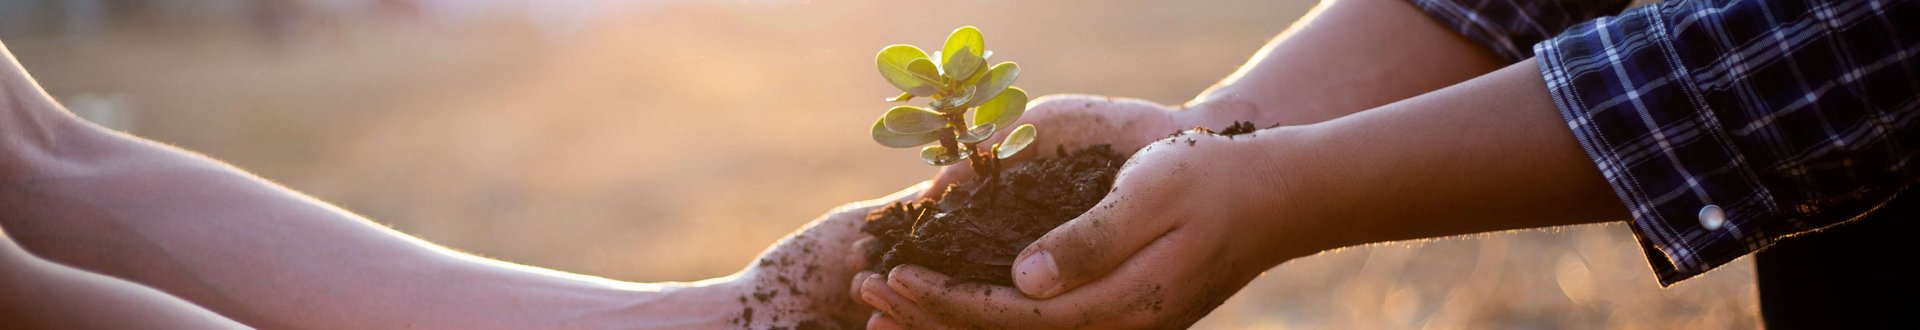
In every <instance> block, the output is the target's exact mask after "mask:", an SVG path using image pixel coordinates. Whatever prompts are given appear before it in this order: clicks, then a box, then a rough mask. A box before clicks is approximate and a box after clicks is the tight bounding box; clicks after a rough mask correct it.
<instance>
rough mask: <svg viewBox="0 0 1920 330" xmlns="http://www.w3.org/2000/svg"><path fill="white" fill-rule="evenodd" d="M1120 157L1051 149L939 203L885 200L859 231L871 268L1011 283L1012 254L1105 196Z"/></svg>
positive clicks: (1237, 130)
mask: <svg viewBox="0 0 1920 330" xmlns="http://www.w3.org/2000/svg"><path fill="white" fill-rule="evenodd" d="M1254 130H1256V128H1255V127H1254V126H1253V123H1250V122H1245V121H1240V122H1234V123H1233V124H1232V125H1228V126H1227V129H1225V130H1222V131H1220V132H1218V133H1215V132H1213V131H1212V130H1208V129H1206V128H1204V127H1196V128H1195V131H1198V132H1202V133H1207V134H1218V135H1225V136H1229V137H1231V136H1235V135H1242V134H1248V133H1252V132H1253V131H1254ZM1176 136H1177V134H1176ZM1189 141H1190V142H1189V144H1191V143H1192V142H1191V140H1189ZM1126 161H1127V155H1123V154H1120V153H1118V152H1115V151H1113V148H1112V147H1111V146H1109V145H1104V144H1103V145H1097V146H1093V147H1089V148H1084V149H1080V150H1074V151H1072V152H1068V151H1067V150H1065V149H1056V150H1055V151H1054V156H1053V157H1042V158H1040V159H1036V160H1033V161H1029V162H1025V163H1022V164H1019V165H1014V166H1012V167H1009V168H1007V169H1005V170H1004V171H1002V172H1001V173H1000V174H999V175H996V176H993V177H982V176H976V177H974V178H973V179H971V180H967V181H966V182H961V183H959V184H955V185H953V186H950V187H948V188H947V192H946V193H945V194H943V196H945V197H944V198H942V199H941V200H939V201H931V200H925V199H922V200H916V201H911V202H894V203H891V204H888V205H887V206H886V207H883V208H881V209H879V210H876V211H874V212H873V213H871V214H868V215H867V224H866V226H865V227H864V228H862V229H861V230H862V231H865V232H866V233H868V234H872V235H873V236H874V237H875V238H876V240H877V241H876V243H878V244H875V245H874V246H875V248H874V249H873V250H870V251H867V261H868V264H871V265H873V266H871V267H872V269H870V270H872V271H874V272H879V273H886V272H887V271H888V270H890V269H893V267H894V266H899V265H902V264H914V265H919V266H922V267H927V268H928V269H931V270H934V271H937V272H940V273H942V274H947V275H948V276H950V277H951V278H952V281H954V282H955V283H959V282H985V283H989V284H995V285H1004V286H1012V285H1013V278H1012V273H1013V270H1012V268H1013V259H1014V257H1016V256H1019V254H1020V251H1021V250H1023V249H1026V247H1027V245H1028V244H1032V243H1033V241H1034V240H1038V239H1040V236H1042V235H1046V233H1047V232H1048V231H1051V230H1053V228H1054V227H1058V226H1060V225H1061V224H1064V223H1066V222H1067V221H1068V220H1073V218H1074V217H1078V216H1080V214H1082V213H1086V212H1087V210H1089V209H1092V208H1093V206H1094V204H1097V203H1099V202H1100V200H1101V199H1102V198H1106V196H1107V193H1108V192H1110V191H1112V188H1113V179H1114V175H1115V174H1119V172H1120V166H1121V165H1122V164H1125V163H1126Z"/></svg>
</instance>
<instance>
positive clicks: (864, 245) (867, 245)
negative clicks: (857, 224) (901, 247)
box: [847, 236, 879, 272]
mask: <svg viewBox="0 0 1920 330" xmlns="http://www.w3.org/2000/svg"><path fill="white" fill-rule="evenodd" d="M874 244H879V243H878V239H875V238H873V237H872V236H867V237H865V238H861V239H860V240H858V241H853V248H852V249H851V251H848V252H847V269H849V270H852V271H856V272H858V271H862V270H866V269H867V266H872V265H873V264H872V263H869V262H867V253H868V252H871V251H873V248H874V246H873V245H874Z"/></svg>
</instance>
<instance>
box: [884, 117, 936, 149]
mask: <svg viewBox="0 0 1920 330" xmlns="http://www.w3.org/2000/svg"><path fill="white" fill-rule="evenodd" d="M880 118H881V119H878V120H874V121H873V141H874V142H880V145H883V146H887V147H893V148H912V147H918V146H920V145H922V144H927V142H933V141H939V140H940V135H939V134H934V133H931V132H929V133H921V134H900V133H894V132H893V131H890V130H887V126H886V124H884V122H885V121H886V117H884V116H882V117H880Z"/></svg>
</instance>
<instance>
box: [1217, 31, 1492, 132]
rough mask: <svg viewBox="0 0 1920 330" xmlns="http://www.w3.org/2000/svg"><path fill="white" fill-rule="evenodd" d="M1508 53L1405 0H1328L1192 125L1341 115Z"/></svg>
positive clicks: (1224, 87)
mask: <svg viewBox="0 0 1920 330" xmlns="http://www.w3.org/2000/svg"><path fill="white" fill-rule="evenodd" d="M1501 62H1502V61H1501V60H1500V59H1499V58H1498V57H1496V56H1494V55H1493V54H1492V53H1491V52H1489V51H1487V50H1486V49H1485V48H1483V47H1481V46H1479V45H1477V44H1474V43H1473V42H1472V41H1470V40H1468V39H1466V38H1465V37H1462V36H1460V35H1459V34H1458V33H1456V32H1454V31H1451V30H1449V29H1448V28H1447V27H1446V26H1444V25H1442V24H1440V23H1438V22H1436V21H1434V20H1433V19H1431V18H1429V17H1427V15H1426V13H1424V12H1422V11H1421V10H1420V9H1419V8H1416V7H1414V6H1413V5H1412V4H1410V3H1408V1H1406V0H1338V1H1334V0H1327V1H1324V2H1323V3H1321V4H1320V6H1318V7H1316V8H1314V10H1313V11H1312V12H1309V13H1308V14H1307V15H1306V16H1304V17H1302V18H1301V20H1300V21H1298V22H1296V23H1294V25H1293V26H1292V27H1289V28H1288V29H1287V31H1286V32H1283V33H1281V34H1280V36H1278V37H1275V38H1274V39H1273V40H1272V41H1269V42H1268V43H1267V45H1266V46H1265V47H1263V48H1261V49H1260V51H1259V52H1257V53H1255V54H1254V56H1253V58H1252V59H1249V60H1248V62H1247V63H1246V64H1245V65H1244V66H1242V67H1241V68H1240V69H1239V70H1238V71H1236V72H1234V73H1233V74H1232V75H1230V76H1228V77H1227V78H1226V79H1224V80H1222V81H1221V82H1220V83H1219V84H1217V85H1215V86H1213V87H1212V88H1209V89H1208V90H1207V91H1206V92H1203V93H1201V94H1200V95H1199V96H1198V97H1195V98H1194V99H1193V100H1192V101H1189V102H1188V104H1187V105H1188V107H1189V108H1191V109H1193V110H1194V112H1196V114H1194V115H1193V116H1194V118H1193V119H1192V120H1193V122H1192V123H1191V124H1194V125H1202V126H1208V127H1218V126H1222V125H1226V124H1227V123H1229V122H1231V121H1235V120H1250V121H1253V122H1254V123H1255V124H1256V125H1259V126H1262V127H1265V126H1269V125H1273V124H1281V125H1300V124H1311V123H1317V122H1321V121H1325V120H1329V119H1334V118H1339V117H1341V116H1345V115H1347V114H1351V113H1354V112H1358V111H1361V110H1364V109H1368V108H1373V107H1377V106H1380V105H1384V104H1387V103H1390V102H1393V101H1398V100H1400V99H1404V98H1407V97H1412V96H1414V95H1419V94H1421V93H1426V92H1428V91H1432V90H1434V89H1438V88H1440V87H1445V86H1447V85H1451V84H1454V83H1457V82H1460V81H1463V80H1466V79H1469V78H1473V77H1474V76H1478V75H1481V74H1484V73H1487V72H1489V71H1493V70H1494V69H1498V68H1499V67H1500V65H1501Z"/></svg>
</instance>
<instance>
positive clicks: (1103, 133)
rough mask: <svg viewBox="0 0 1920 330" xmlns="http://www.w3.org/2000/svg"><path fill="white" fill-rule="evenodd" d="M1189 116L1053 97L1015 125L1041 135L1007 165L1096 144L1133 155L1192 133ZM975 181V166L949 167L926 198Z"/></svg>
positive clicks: (1125, 102) (1143, 105)
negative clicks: (1156, 142) (1149, 145)
mask: <svg viewBox="0 0 1920 330" xmlns="http://www.w3.org/2000/svg"><path fill="white" fill-rule="evenodd" d="M1188 113H1189V111H1180V110H1177V109H1176V108H1173V107H1168V106H1165V105H1160V104H1156V103H1153V102H1148V101H1146V100H1140V99H1127V98H1112V97H1104V96H1092V95H1048V96H1045V97H1041V98H1039V99H1036V100H1034V102H1033V105H1032V106H1030V107H1028V109H1027V112H1026V114H1024V115H1022V116H1020V120H1018V121H1016V122H1015V124H1013V125H1011V126H1015V127H1017V126H1019V125H1020V124H1033V125H1034V126H1035V127H1036V128H1038V129H1039V133H1040V134H1039V135H1038V136H1036V137H1035V139H1034V141H1033V144H1032V145H1029V146H1027V151H1021V152H1020V153H1019V154H1018V155H1015V156H1014V157H1013V158H1011V159H1008V160H1007V164H1008V165H1009V166H1011V165H1012V164H1014V163H1017V162H1020V161H1025V160H1028V159H1033V158H1034V157H1035V156H1036V155H1043V154H1051V153H1052V152H1054V150H1055V148H1059V147H1065V148H1066V149H1067V150H1068V151H1072V150H1075V149H1079V148H1082V147H1086V146H1091V145H1098V144H1111V145H1113V150H1114V151H1116V152H1120V153H1122V154H1127V153H1132V152H1133V151H1134V150H1139V149H1140V147H1141V146H1145V145H1146V144H1147V143H1148V142H1152V141H1153V140H1156V139H1159V138H1163V137H1166V136H1167V135H1168V134H1172V133H1174V132H1177V131H1179V130H1181V129H1186V128H1192V126H1191V125H1192V123H1191V122H1192V120H1188V119H1187V118H1186V117H1188ZM1220 124H1221V125H1224V124H1226V123H1220ZM1012 131H1013V130H1010V129H1007V130H1000V132H999V133H994V136H993V137H991V138H988V139H987V140H986V141H985V142H981V143H980V145H982V146H988V145H993V144H994V143H1000V141H1001V140H1005V139H1006V138H1007V134H1009V133H1010V132H1012ZM972 177H973V167H972V166H970V165H968V164H967V163H966V162H961V163H959V164H955V165H952V166H947V167H945V168H942V169H941V170H940V173H939V174H937V175H935V176H934V179H933V187H934V188H933V189H931V190H927V191H926V194H928V197H934V198H938V197H940V196H939V195H940V194H943V193H946V188H945V187H947V186H948V185H950V184H953V183H957V182H961V181H965V180H967V179H968V178H972Z"/></svg>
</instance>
